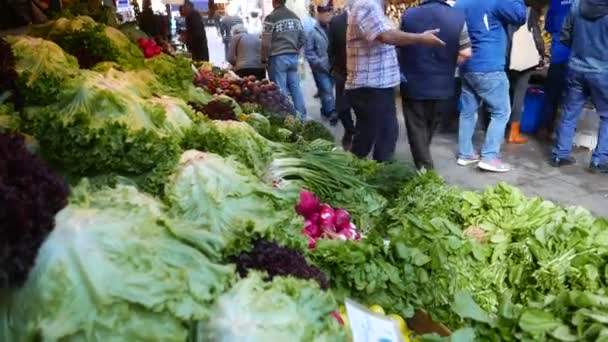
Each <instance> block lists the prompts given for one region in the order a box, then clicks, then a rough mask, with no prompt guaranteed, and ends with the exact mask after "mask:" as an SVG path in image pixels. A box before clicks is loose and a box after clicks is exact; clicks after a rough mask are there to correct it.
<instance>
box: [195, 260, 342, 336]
mask: <svg viewBox="0 0 608 342" xmlns="http://www.w3.org/2000/svg"><path fill="white" fill-rule="evenodd" d="M336 309H337V303H336V302H335V300H334V298H333V297H332V295H331V294H330V293H329V292H323V291H322V290H321V289H320V288H319V286H318V284H317V283H315V282H313V281H310V280H301V279H296V278H291V277H288V278H285V277H275V278H274V279H273V280H272V281H270V282H265V281H264V280H263V275H261V274H259V273H255V272H252V273H251V274H250V275H249V276H248V277H247V278H245V279H242V280H240V281H239V282H238V283H237V284H236V285H235V286H234V287H233V288H232V289H230V291H228V292H227V293H225V294H223V295H222V296H221V297H220V298H219V299H218V300H217V302H216V303H215V306H214V308H213V310H214V315H213V316H212V317H211V319H210V320H209V322H208V323H207V324H203V325H201V327H200V328H202V329H199V331H198V336H197V338H196V340H197V341H216V342H245V341H246V342H267V341H294V342H296V341H301V342H305V341H318V342H324V341H327V342H329V341H347V337H346V329H345V328H344V327H341V326H340V325H339V324H338V323H337V321H336V320H335V319H334V317H333V316H332V312H333V311H335V310H336Z"/></svg>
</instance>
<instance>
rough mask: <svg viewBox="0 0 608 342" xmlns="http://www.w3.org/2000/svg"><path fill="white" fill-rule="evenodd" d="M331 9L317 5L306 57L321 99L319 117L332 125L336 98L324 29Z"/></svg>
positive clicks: (327, 39) (335, 121)
mask: <svg viewBox="0 0 608 342" xmlns="http://www.w3.org/2000/svg"><path fill="white" fill-rule="evenodd" d="M332 11H333V8H332V7H331V6H318V7H317V22H316V24H315V26H314V28H313V30H312V32H311V33H310V34H309V35H308V39H307V40H306V59H307V60H308V63H309V64H310V68H311V70H312V73H313V76H314V78H315V80H316V82H317V89H318V90H319V97H320V99H321V117H322V118H323V119H327V120H331V123H332V125H335V124H336V123H337V115H336V100H335V98H334V89H333V88H334V80H333V78H332V76H331V73H330V70H331V65H330V64H329V55H328V49H329V38H328V36H327V31H326V30H327V26H328V25H329V21H330V20H331V15H332Z"/></svg>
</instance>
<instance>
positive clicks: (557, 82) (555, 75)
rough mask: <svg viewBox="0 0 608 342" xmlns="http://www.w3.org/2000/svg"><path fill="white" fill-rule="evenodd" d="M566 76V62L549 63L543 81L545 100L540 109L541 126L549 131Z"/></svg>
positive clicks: (561, 96)
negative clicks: (545, 78)
mask: <svg viewBox="0 0 608 342" xmlns="http://www.w3.org/2000/svg"><path fill="white" fill-rule="evenodd" d="M567 77H568V63H560V64H553V63H551V65H550V66H549V71H548V72H547V80H546V81H545V101H544V103H543V109H542V114H543V121H542V122H543V126H544V128H548V129H549V130H551V131H553V128H554V127H553V126H554V123H555V117H556V116H557V110H558V108H559V106H560V104H561V102H562V98H563V96H564V92H565V90H566V79H567Z"/></svg>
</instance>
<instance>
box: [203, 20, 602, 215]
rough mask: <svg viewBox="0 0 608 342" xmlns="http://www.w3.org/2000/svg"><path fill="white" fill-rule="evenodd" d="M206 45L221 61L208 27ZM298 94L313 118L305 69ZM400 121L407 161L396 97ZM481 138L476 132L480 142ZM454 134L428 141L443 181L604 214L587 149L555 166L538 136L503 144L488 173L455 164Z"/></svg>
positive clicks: (405, 151)
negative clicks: (498, 163)
mask: <svg viewBox="0 0 608 342" xmlns="http://www.w3.org/2000/svg"><path fill="white" fill-rule="evenodd" d="M207 36H208V37H209V47H210V48H209V50H210V54H211V59H212V61H213V62H214V63H215V64H221V63H222V61H223V58H224V55H223V54H224V52H223V45H222V43H221V41H220V40H219V37H218V36H217V34H216V33H215V29H208V33H207ZM302 82H303V84H302V88H303V90H304V98H305V99H306V105H307V108H308V115H309V117H311V118H315V119H319V117H320V104H319V100H318V99H315V98H313V95H314V93H315V92H316V88H315V85H314V81H313V80H312V75H311V74H310V73H309V72H308V73H306V74H305V75H304V80H303V81H302ZM397 111H398V117H399V123H400V135H399V142H398V146H397V158H398V159H400V160H405V161H409V160H411V155H410V151H409V146H408V144H407V136H406V134H405V125H404V122H403V115H402V111H401V104H400V102H399V103H398V104H397ZM333 131H334V133H335V134H336V137H337V138H338V139H339V138H340V137H341V136H342V128H341V127H336V128H333ZM482 138H483V137H482V136H479V137H476V140H478V141H480V140H481V139H482ZM477 146H480V145H479V144H477ZM456 148H457V136H456V135H455V134H438V135H437V136H436V139H435V140H434V142H433V146H432V153H433V158H434V161H435V167H436V168H437V171H438V172H439V174H441V175H442V176H443V177H444V178H445V179H446V180H447V181H448V182H449V183H451V184H454V185H458V186H461V187H462V188H465V189H482V188H484V187H486V186H489V185H494V184H496V183H498V182H501V181H504V182H507V183H509V184H513V185H516V186H517V187H519V188H521V189H522V190H523V191H524V192H525V193H526V194H527V195H529V196H541V197H543V198H545V199H548V200H551V201H554V202H557V203H560V204H562V205H565V206H568V205H580V206H582V207H584V208H587V209H589V210H591V211H592V212H593V213H595V214H596V215H600V216H605V217H608V175H592V174H589V173H588V172H586V171H585V167H587V165H588V164H589V160H590V157H591V152H590V151H588V150H579V151H577V153H576V158H577V160H578V161H579V163H578V165H576V166H572V167H567V168H562V169H555V168H553V167H550V166H549V165H548V164H547V157H548V155H549V151H550V149H551V146H549V145H548V144H546V143H542V142H539V141H532V142H530V143H529V144H527V145H505V147H504V148H503V155H504V159H505V160H506V161H507V162H509V163H511V164H512V165H513V167H514V169H513V171H511V172H509V173H506V174H492V173H486V172H482V171H479V170H478V169H476V168H462V167H459V166H457V165H456Z"/></svg>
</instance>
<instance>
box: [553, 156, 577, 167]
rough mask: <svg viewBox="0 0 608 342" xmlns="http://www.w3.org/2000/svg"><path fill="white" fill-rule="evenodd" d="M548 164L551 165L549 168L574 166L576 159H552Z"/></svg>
mask: <svg viewBox="0 0 608 342" xmlns="http://www.w3.org/2000/svg"><path fill="white" fill-rule="evenodd" d="M549 164H551V166H553V167H562V166H568V165H574V164H576V159H574V158H573V157H568V158H558V157H554V158H551V160H550V161H549Z"/></svg>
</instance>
